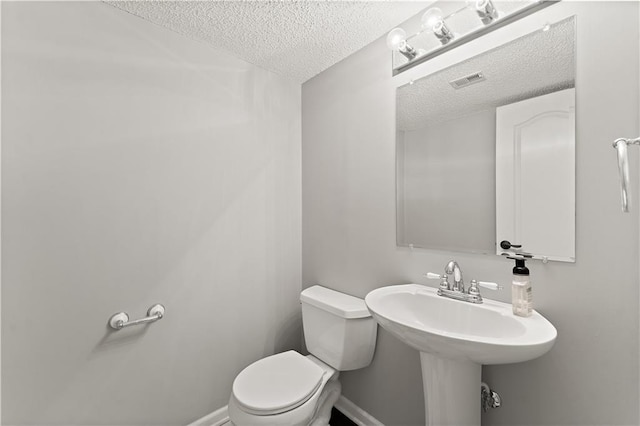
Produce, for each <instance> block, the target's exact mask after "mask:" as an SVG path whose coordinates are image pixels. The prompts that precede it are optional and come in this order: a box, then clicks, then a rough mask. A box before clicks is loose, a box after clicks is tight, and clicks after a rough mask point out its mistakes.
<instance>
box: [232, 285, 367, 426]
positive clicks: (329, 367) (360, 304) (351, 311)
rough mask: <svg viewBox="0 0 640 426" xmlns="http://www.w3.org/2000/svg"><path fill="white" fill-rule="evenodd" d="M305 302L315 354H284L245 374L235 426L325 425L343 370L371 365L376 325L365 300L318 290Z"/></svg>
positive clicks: (236, 393)
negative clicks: (339, 376)
mask: <svg viewBox="0 0 640 426" xmlns="http://www.w3.org/2000/svg"><path fill="white" fill-rule="evenodd" d="M300 302H301V304H302V323H303V329H304V339H305V343H306V346H307V349H308V350H309V352H310V353H311V354H310V355H307V356H304V355H301V354H299V353H298V352H296V351H287V352H282V353H279V354H276V355H272V356H269V357H266V358H263V359H261V360H258V361H256V362H254V363H253V364H251V365H249V366H248V367H246V368H245V369H244V370H242V371H241V372H240V374H238V376H237V377H236V379H235V380H234V382H233V389H232V393H231V397H230V399H229V407H228V408H229V419H230V421H231V423H232V424H233V425H236V426H249V425H251V426H253V425H264V426H266V425H269V426H276V425H282V426H285V425H286V426H326V425H328V424H329V418H330V417H331V408H332V407H333V405H334V404H335V402H336V401H337V400H338V397H339V396H340V392H341V385H340V382H339V381H338V375H339V373H340V371H347V370H356V369H359V368H364V367H366V366H368V365H369V364H371V360H372V359H373V352H374V349H375V345H376V332H377V325H376V322H375V320H374V319H373V318H372V317H371V314H370V313H369V311H368V310H367V307H366V305H365V303H364V300H362V299H359V298H357V297H353V296H349V295H347V294H344V293H340V292H337V291H334V290H331V289H328V288H325V287H321V286H318V285H316V286H313V287H309V288H307V289H306V290H304V291H302V293H301V294H300Z"/></svg>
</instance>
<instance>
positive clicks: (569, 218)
mask: <svg viewBox="0 0 640 426" xmlns="http://www.w3.org/2000/svg"><path fill="white" fill-rule="evenodd" d="M574 152H575V89H566V90H561V91H558V92H554V93H549V94H547V95H543V96H538V97H535V98H530V99H526V100H523V101H520V102H516V103H512V104H509V105H504V106H501V107H498V108H496V219H497V220H496V239H497V241H502V240H509V241H511V242H512V243H514V244H521V245H522V247H523V250H524V251H525V252H528V253H531V254H533V255H535V256H536V257H546V258H548V259H550V260H565V261H566V260H574V259H575V243H574V241H575V226H574V216H575V190H574V188H575V158H574V155H575V154H574ZM540 206H544V207H543V208H540ZM497 250H498V252H497V254H500V253H501V252H502V250H501V249H500V247H498V248H497Z"/></svg>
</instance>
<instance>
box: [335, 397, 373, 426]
mask: <svg viewBox="0 0 640 426" xmlns="http://www.w3.org/2000/svg"><path fill="white" fill-rule="evenodd" d="M335 407H336V408H337V409H338V410H340V412H341V413H342V414H344V415H345V416H347V417H348V418H349V420H351V421H352V422H354V423H355V424H357V425H358V426H384V424H383V423H382V422H380V421H378V419H376V418H375V417H373V416H372V415H371V414H369V413H367V412H366V411H364V410H363V409H362V408H360V407H358V406H357V405H356V404H354V403H353V402H351V401H350V400H348V399H347V398H345V396H344V395H340V398H339V399H338V402H336V405H335Z"/></svg>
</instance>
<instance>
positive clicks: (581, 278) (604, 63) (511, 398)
mask: <svg viewBox="0 0 640 426" xmlns="http://www.w3.org/2000/svg"><path fill="white" fill-rule="evenodd" d="M560 12H562V13H567V12H570V13H573V12H577V14H578V23H577V26H578V30H577V49H578V51H577V61H578V62H577V63H578V66H577V80H576V87H577V147H576V149H577V154H576V157H577V158H576V161H577V189H576V190H577V194H576V197H577V206H576V208H577V214H576V216H577V218H576V230H577V238H576V244H577V261H576V263H575V264H561V263H553V262H552V263H549V264H546V265H544V264H542V263H539V262H534V263H532V264H531V266H530V269H531V273H532V280H533V285H534V303H535V306H536V308H537V309H538V310H539V311H540V312H541V313H543V314H544V315H545V316H546V317H547V318H548V319H549V320H551V321H552V322H553V323H554V324H555V325H556V327H557V329H558V333H559V336H558V340H557V342H556V344H555V346H554V348H553V349H552V350H551V351H550V352H549V353H548V354H546V355H544V356H543V357H541V358H539V359H537V360H534V361H531V362H527V363H522V364H515V365H507V366H492V367H485V368H483V378H484V379H485V380H487V381H489V383H490V384H491V385H492V386H493V387H494V388H495V389H497V390H498V391H499V392H500V393H501V395H502V396H503V401H504V406H503V407H502V408H500V409H499V410H495V411H493V412H491V413H489V414H488V415H486V416H484V418H483V424H487V425H603V424H607V425H613V424H616V425H631V424H638V420H639V419H638V407H637V404H638V397H639V395H638V355H639V354H638V332H639V329H638V300H639V298H638V296H639V295H638V278H639V277H638V268H637V264H638V257H639V250H638V231H639V229H638V210H640V204H639V203H638V191H637V188H634V191H633V194H632V196H633V199H634V200H635V202H634V206H633V211H632V213H631V214H627V215H624V214H622V213H621V212H620V201H619V189H618V188H619V186H618V185H619V184H618V177H617V170H616V163H615V153H614V151H613V150H612V149H611V142H612V141H613V140H614V139H615V138H618V137H621V136H628V137H633V136H636V135H637V134H638V132H639V130H640V129H639V128H638V116H639V107H638V89H639V88H638V72H639V65H638V52H639V46H638V28H639V25H638V16H639V14H638V3H636V2H626V3H617V2H616V3H614V2H591V3H587V2H585V3H581V2H562V3H560V4H557V5H553V6H551V7H549V8H547V9H545V10H544V11H542V12H539V13H537V14H534V15H532V16H531V17H529V18H531V19H529V18H527V20H526V21H520V23H517V24H514V26H513V28H514V29H515V28H520V27H521V26H522V25H525V24H527V22H531V21H532V20H538V21H539V23H540V26H542V25H541V24H542V23H543V22H544V19H546V18H545V17H546V16H552V15H554V14H557V13H560ZM603 22H610V23H615V25H610V26H607V31H596V30H594V28H601V25H602V23H603ZM411 25H413V26H414V29H415V28H417V25H418V23H417V22H416V20H415V19H414V20H412V21H411V22H410V23H409V24H408V25H407V27H409V30H408V32H409V33H411V28H410V27H411ZM538 28H539V27H538ZM514 29H508V28H504V29H502V30H500V31H498V32H495V33H493V34H491V35H489V36H486V37H483V38H482V39H478V40H476V41H474V42H473V43H470V44H468V45H466V46H463V47H461V48H458V49H455V50H454V51H452V52H449V53H447V54H445V55H442V56H441V57H439V58H437V59H435V60H432V61H429V62H428V63H426V64H424V66H421V67H419V68H416V69H414V70H411V71H410V72H407V73H405V74H401V75H400V76H397V77H395V78H392V77H391V72H390V54H389V52H388V51H387V49H386V46H385V42H384V39H383V38H381V39H380V40H378V41H376V42H374V43H373V44H371V45H369V46H367V47H366V48H364V49H362V50H361V51H359V52H357V53H356V54H354V55H352V56H351V57H349V58H347V59H345V60H343V61H342V62H340V63H339V64H337V65H335V66H334V67H332V68H330V69H329V70H327V71H325V72H323V73H321V74H320V75H318V76H316V77H315V78H313V79H312V80H310V81H308V82H306V83H305V84H304V85H303V89H302V126H303V146H302V170H303V175H302V182H303V203H302V204H303V224H302V232H303V286H309V285H311V284H315V283H319V284H323V285H326V286H329V287H332V288H335V289H338V290H342V291H345V292H347V293H350V294H353V295H356V296H364V295H365V294H366V293H367V292H369V291H371V290H372V289H374V288H377V287H380V286H385V285H390V284H399V283H407V282H418V283H425V284H428V285H435V284H434V283H431V282H426V280H425V279H423V278H422V274H423V273H424V272H427V271H433V272H440V271H441V270H442V268H443V267H444V265H445V263H446V261H448V260H449V259H450V258H453V257H455V258H456V259H457V260H458V261H459V263H460V264H461V266H462V268H463V271H464V273H465V276H466V277H467V279H471V278H476V279H485V280H489V281H498V282H500V283H503V284H508V283H510V271H511V264H510V262H508V261H507V260H505V259H502V258H499V257H496V256H481V255H471V254H457V253H446V252H437V251H428V250H414V251H410V250H408V249H403V248H397V247H396V245H395V158H394V154H395V147H394V138H395V127H394V126H395V124H394V123H395V112H394V99H395V87H396V86H399V85H401V84H403V83H406V82H407V81H408V79H409V78H417V77H419V76H420V73H423V74H424V73H426V72H427V71H429V70H431V71H432V70H433V68H435V67H437V65H438V64H441V63H442V62H446V61H447V60H449V59H448V57H451V56H452V55H453V56H455V55H464V54H465V52H467V53H471V54H473V53H477V51H478V46H479V45H480V44H482V43H485V42H487V40H492V39H500V38H501V37H502V34H504V33H505V31H515V30H514ZM632 167H634V168H636V169H637V167H638V163H637V158H634V162H633V165H632ZM633 182H638V176H637V174H635V175H634V177H633ZM470 208H471V206H470ZM487 296H488V297H491V298H496V299H499V300H503V301H509V300H510V287H509V286H507V288H506V289H505V290H503V291H501V292H499V293H490V294H488V295H487ZM341 377H342V380H343V385H344V394H345V395H346V397H347V398H349V399H351V400H352V401H354V402H355V403H356V404H357V405H359V406H360V407H362V408H363V409H365V410H366V411H368V412H370V413H371V414H372V415H374V416H375V417H376V418H378V419H379V420H381V421H382V422H384V423H385V424H388V425H418V424H424V413H423V402H422V385H421V378H420V363H419V356H418V353H417V352H416V351H414V350H413V349H410V348H408V347H407V346H405V345H403V344H402V343H401V342H400V341H399V340H396V339H395V338H394V337H392V336H390V335H389V334H388V333H386V332H384V331H382V330H381V331H380V333H379V343H378V346H377V352H376V356H375V359H374V362H373V364H372V366H370V367H369V368H367V369H364V370H360V371H354V372H347V373H344V374H343V375H342V376H341Z"/></svg>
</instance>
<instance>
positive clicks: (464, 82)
mask: <svg viewBox="0 0 640 426" xmlns="http://www.w3.org/2000/svg"><path fill="white" fill-rule="evenodd" d="M485 80H486V78H485V77H484V74H482V73H481V72H475V73H473V74H469V75H467V76H464V77H462V78H458V79H456V80H451V81H450V82H449V84H450V85H451V86H453V88H454V89H462V88H463V87H467V86H470V85H472V84H475V83H480V82H481V81H485Z"/></svg>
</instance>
